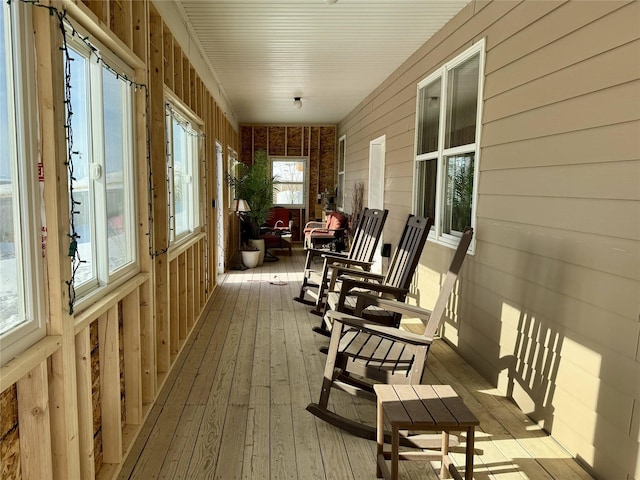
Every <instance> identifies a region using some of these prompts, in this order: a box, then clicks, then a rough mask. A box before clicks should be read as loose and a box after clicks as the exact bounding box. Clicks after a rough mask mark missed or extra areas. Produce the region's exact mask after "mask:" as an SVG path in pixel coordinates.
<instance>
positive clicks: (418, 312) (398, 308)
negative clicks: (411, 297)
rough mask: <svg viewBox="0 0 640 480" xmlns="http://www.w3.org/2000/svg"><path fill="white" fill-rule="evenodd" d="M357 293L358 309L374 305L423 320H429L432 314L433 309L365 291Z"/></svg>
mask: <svg viewBox="0 0 640 480" xmlns="http://www.w3.org/2000/svg"><path fill="white" fill-rule="evenodd" d="M355 295H356V296H357V297H358V304H357V305H358V306H357V307H356V311H361V310H362V309H364V308H366V307H369V306H372V305H373V306H377V307H381V308H384V309H385V310H389V311H392V312H395V313H400V314H402V315H406V316H409V317H417V318H419V319H421V320H423V321H428V320H429V317H430V316H431V310H427V309H426V308H422V307H418V306H416V305H408V304H406V303H404V302H401V301H399V300H393V299H390V298H380V297H376V296H375V295H371V294H370V293H365V292H357V293H356V294H355Z"/></svg>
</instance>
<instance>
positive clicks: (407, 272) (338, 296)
mask: <svg viewBox="0 0 640 480" xmlns="http://www.w3.org/2000/svg"><path fill="white" fill-rule="evenodd" d="M431 225H433V220H432V219H431V218H429V217H427V218H423V217H417V216H415V215H409V217H408V218H407V222H406V224H405V226H404V230H403V232H402V236H401V237H400V241H399V243H398V247H397V248H396V250H395V253H394V254H393V258H392V260H391V264H390V266H389V271H388V272H387V274H386V275H380V274H377V273H370V272H362V271H357V270H354V269H350V268H348V267H336V268H335V269H334V273H333V279H332V280H331V282H330V284H329V294H328V295H327V303H326V307H325V311H326V310H337V311H339V312H346V313H351V314H353V313H354V312H355V309H356V301H357V297H356V295H355V293H356V292H363V291H366V292H369V293H372V294H376V295H377V296H379V297H386V298H395V299H396V300H399V301H401V302H403V301H404V299H405V297H406V296H407V293H408V292H409V286H410V285H411V279H412V278H413V274H414V272H415V270H416V267H417V266H418V262H419V261H420V255H421V254H422V249H423V248H424V244H425V243H426V241H427V236H428V235H429V230H430V229H431ZM338 277H339V278H341V281H342V285H341V287H340V290H339V291H334V288H335V287H334V285H333V281H334V279H336V278H338ZM362 316H363V318H367V319H368V320H370V321H375V322H377V323H383V324H386V325H390V326H396V327H397V326H398V325H400V318H401V315H400V314H399V313H398V312H391V311H387V310H384V309H380V308H377V307H375V306H373V305H372V306H370V307H369V308H367V309H366V310H365V311H363V312H362ZM330 329H331V324H330V323H329V322H327V318H324V319H323V321H322V325H321V326H319V327H314V328H313V331H314V332H316V333H320V334H322V335H326V336H329V331H330Z"/></svg>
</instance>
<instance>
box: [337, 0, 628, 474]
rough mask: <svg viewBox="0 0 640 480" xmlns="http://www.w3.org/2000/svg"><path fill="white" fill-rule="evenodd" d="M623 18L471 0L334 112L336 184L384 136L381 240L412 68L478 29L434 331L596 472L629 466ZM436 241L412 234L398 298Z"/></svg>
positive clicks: (406, 175)
mask: <svg viewBox="0 0 640 480" xmlns="http://www.w3.org/2000/svg"><path fill="white" fill-rule="evenodd" d="M639 19H640V2H638V1H568V2H565V1H546V2H538V1H530V0H525V1H523V2H516V1H509V2H503V1H487V2H472V3H470V4H469V5H468V7H467V8H465V9H464V10H463V11H461V12H460V14H459V15H458V16H456V17H455V18H454V19H453V20H452V21H451V22H450V23H449V24H448V25H447V26H445V27H444V28H443V29H442V30H441V31H440V32H438V33H437V34H436V35H434V36H433V37H432V38H431V39H429V40H428V41H427V42H426V43H425V45H424V46H423V47H422V48H420V49H419V50H418V51H417V52H416V53H415V54H414V55H413V56H412V57H411V58H410V59H409V60H407V61H406V62H405V63H404V64H403V65H402V66H401V67H400V68H399V69H398V70H397V71H396V72H394V73H393V74H392V75H391V76H390V77H389V78H388V79H387V80H385V82H383V83H382V84H381V85H380V86H379V87H378V88H377V89H376V90H375V91H373V92H372V93H371V94H370V95H369V96H368V97H367V98H366V99H365V100H364V101H363V102H362V103H361V104H360V105H359V106H358V108H356V109H355V110H354V111H353V112H351V113H350V114H349V115H348V116H347V117H346V118H345V119H344V120H343V121H342V122H341V124H340V125H339V135H344V134H346V136H347V150H346V151H347V158H346V160H347V163H346V183H347V187H348V188H349V187H351V186H352V185H353V182H354V181H364V182H365V185H366V183H367V180H368V178H367V175H368V173H367V165H368V154H369V142H370V141H371V140H372V139H374V138H376V137H378V136H380V135H383V134H384V135H386V148H387V151H386V172H385V207H386V208H389V210H390V215H389V220H388V222H387V227H386V228H385V241H391V242H392V243H394V244H395V243H397V240H398V236H399V232H400V230H401V228H402V225H403V223H404V220H405V218H406V215H407V214H408V213H409V212H410V211H411V205H412V196H413V193H412V190H413V157H414V142H415V110H416V86H417V83H418V82H419V81H420V80H421V79H423V78H425V77H426V76H427V75H428V74H430V73H431V72H432V71H434V70H435V69H437V68H439V67H440V66H441V65H442V64H443V63H444V62H446V61H447V60H449V59H452V58H454V57H455V56H456V55H457V54H459V53H460V52H462V51H464V50H465V49H467V48H468V47H469V46H471V45H472V44H473V42H474V41H476V40H479V39H481V38H485V39H486V63H485V79H484V99H483V100H484V106H483V119H482V132H481V154H480V160H479V167H480V175H479V184H478V193H479V196H478V205H477V232H476V233H477V234H476V239H477V246H476V254H475V255H474V256H472V257H470V258H469V259H468V261H467V263H466V265H465V267H464V269H463V275H462V278H461V281H460V285H459V288H458V291H457V292H456V301H457V302H458V309H457V312H455V314H452V318H450V319H449V320H448V322H447V325H446V328H445V336H446V338H447V340H448V341H449V342H451V343H452V344H454V345H457V347H458V350H459V352H460V353H461V354H462V355H463V356H464V357H465V358H466V359H467V360H468V361H470V362H471V363H472V364H473V365H474V366H475V368H477V369H478V370H479V371H481V372H482V373H483V374H484V375H485V376H486V377H487V378H489V379H490V380H492V381H493V382H494V383H495V384H496V385H498V386H499V388H500V389H501V390H502V391H503V392H504V393H505V394H508V395H510V396H512V397H513V398H514V400H515V401H516V402H517V403H518V404H519V405H520V406H521V408H522V409H523V410H524V411H525V412H527V413H528V414H529V415H531V417H532V418H533V419H534V420H536V421H538V422H540V423H541V424H542V425H544V426H545V428H546V429H547V430H549V431H550V432H551V433H552V434H553V435H554V437H555V438H556V439H557V440H558V441H560V442H561V443H562V444H563V445H565V446H566V447H567V448H568V449H569V450H570V451H571V452H572V453H573V454H574V455H575V456H576V457H577V458H579V459H580V460H581V461H582V462H584V463H585V464H587V465H589V466H590V467H591V469H592V470H593V472H594V473H595V474H596V475H597V476H599V477H602V478H620V479H625V478H628V479H631V478H640V461H639V460H638V456H639V452H640V447H639V445H640V60H639V59H640V20H639ZM347 198H348V197H347ZM365 198H366V195H365ZM345 206H346V208H347V209H349V207H350V205H349V204H348V202H347V204H346V205H345ZM451 254H452V251H451V250H449V249H447V248H444V247H441V246H438V245H435V244H433V243H428V244H427V247H426V248H425V252H424V254H423V256H422V261H421V264H420V266H419V268H418V271H417V273H416V277H415V279H414V283H413V287H412V298H413V301H415V302H417V303H419V304H421V305H424V306H427V307H429V306H431V305H432V304H433V301H434V299H435V296H436V294H437V290H438V285H439V284H440V282H441V279H442V272H443V271H444V270H445V269H446V266H447V264H448V262H449V260H450V257H451Z"/></svg>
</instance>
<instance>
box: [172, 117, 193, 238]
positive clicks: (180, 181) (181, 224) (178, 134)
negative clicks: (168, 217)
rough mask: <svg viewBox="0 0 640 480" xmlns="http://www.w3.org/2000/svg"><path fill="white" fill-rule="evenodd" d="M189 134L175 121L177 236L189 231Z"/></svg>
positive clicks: (174, 175)
mask: <svg viewBox="0 0 640 480" xmlns="http://www.w3.org/2000/svg"><path fill="white" fill-rule="evenodd" d="M187 147H188V145H187V132H186V131H185V130H184V128H183V127H182V126H181V125H180V124H179V123H178V122H177V121H176V120H175V119H174V120H173V202H174V203H173V205H174V213H173V214H174V218H173V220H174V225H175V227H174V228H175V231H174V234H175V236H178V235H180V234H181V233H184V232H187V231H189V196H190V195H189V193H190V192H189V185H188V184H187V182H186V180H187V178H188V175H189V171H188V167H189V158H188V151H187Z"/></svg>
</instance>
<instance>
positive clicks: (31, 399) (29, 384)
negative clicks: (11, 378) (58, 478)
mask: <svg viewBox="0 0 640 480" xmlns="http://www.w3.org/2000/svg"><path fill="white" fill-rule="evenodd" d="M48 386H49V384H48V380H47V364H46V362H42V363H41V364H40V365H38V366H37V367H36V368H34V369H33V370H32V371H31V372H29V373H28V374H27V375H26V376H25V377H23V378H22V379H21V380H19V381H18V422H19V424H20V457H21V459H22V461H21V470H22V475H23V477H24V478H27V479H30V478H53V464H52V459H51V451H52V450H51V423H50V419H49V390H48Z"/></svg>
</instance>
